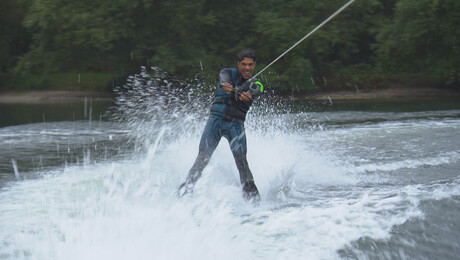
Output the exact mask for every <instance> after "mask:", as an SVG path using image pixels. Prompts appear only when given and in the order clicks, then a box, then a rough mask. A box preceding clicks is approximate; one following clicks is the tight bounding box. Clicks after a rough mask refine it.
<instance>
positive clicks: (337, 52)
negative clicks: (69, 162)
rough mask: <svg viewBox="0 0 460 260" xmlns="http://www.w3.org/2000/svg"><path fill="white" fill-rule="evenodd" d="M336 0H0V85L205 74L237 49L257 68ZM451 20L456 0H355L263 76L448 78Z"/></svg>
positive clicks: (308, 86) (363, 80) (346, 81)
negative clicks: (251, 55) (142, 72)
mask: <svg viewBox="0 0 460 260" xmlns="http://www.w3.org/2000/svg"><path fill="white" fill-rule="evenodd" d="M345 2H346V1H345V0H322V1H316V0H286V1H279V0H253V1H243V0H232V1H229V0H221V1H212V0H195V1H188V0H113V1H105V0H79V1H70V0H17V1H11V0H0V34H1V37H0V90H1V89H2V88H3V89H5V88H13V87H20V86H21V85H24V84H25V83H24V82H28V81H27V80H28V79H30V78H33V77H35V76H37V75H41V76H43V75H51V80H52V79H53V77H52V76H53V75H62V74H65V73H67V74H65V75H70V74H72V73H73V74H72V75H74V74H75V73H92V75H97V74H101V75H102V74H105V75H109V76H108V77H107V78H103V79H104V80H103V81H106V82H105V84H106V85H107V88H110V87H112V86H113V84H115V81H114V80H115V79H117V80H121V81H122V80H123V77H126V75H129V74H130V73H135V72H137V71H138V70H139V67H140V66H142V65H143V66H147V67H149V66H158V67H161V68H163V69H165V70H166V71H168V72H169V73H171V74H173V75H175V76H177V77H179V78H183V79H186V78H192V77H194V76H196V75H203V76H204V77H206V78H208V79H210V80H213V79H216V78H217V74H218V71H219V70H220V68H222V67H227V66H234V65H235V64H236V54H237V53H238V51H239V50H241V49H244V48H251V49H253V50H255V52H256V54H257V56H258V60H257V64H258V67H257V68H258V69H262V68H263V67H265V65H267V64H268V63H269V62H271V61H272V60H273V59H275V58H276V57H278V55H280V54H281V53H283V52H284V51H285V50H286V49H287V48H289V47H290V46H291V45H292V44H294V43H295V42H296V41H297V40H299V39H300V38H301V37H303V36H304V35H305V34H306V33H308V32H309V31H310V30H312V29H313V28H314V27H316V26H317V25H318V24H319V23H321V22H322V21H323V20H324V19H326V18H327V17H328V16H329V15H330V14H332V13H333V12H334V11H335V10H337V9H338V8H339V7H341V6H342V5H343V4H345ZM458 24H460V1H458V0H442V1H441V0H417V1H413V0H357V1H356V2H355V3H353V4H352V5H351V6H350V7H349V8H348V9H347V10H345V11H344V12H343V13H341V14H340V15H339V16H337V17H336V18H335V19H333V20H332V21H331V22H330V23H328V24H327V25H326V26H324V27H323V28H322V29H321V30H319V31H317V32H316V33H315V34H314V35H312V36H311V38H309V39H308V40H306V41H305V42H303V43H302V44H301V45H299V46H298V47H296V48H295V49H294V50H293V51H291V52H290V53H288V54H287V55H286V56H285V57H283V58H282V59H281V60H280V61H278V62H277V63H275V64H274V65H273V66H272V67H270V69H269V70H267V71H266V72H264V73H263V79H264V80H265V81H266V82H267V83H268V84H269V85H271V86H272V87H274V88H276V89H278V90H280V91H293V90H294V91H304V90H314V89H346V88H354V87H355V86H359V87H362V88H372V87H382V86H390V85H407V86H436V87H455V88H458V84H459V82H460V30H458V29H457V26H458ZM256 70H257V69H256ZM69 73H70V74H69ZM88 75H89V74H88ZM72 77H73V76H72ZM29 84H30V85H31V86H30V87H31V88H34V87H36V86H35V85H39V82H35V83H34V82H32V83H30V82H29ZM34 84H35V85H34ZM42 84H45V83H43V82H42ZM98 84H100V83H98Z"/></svg>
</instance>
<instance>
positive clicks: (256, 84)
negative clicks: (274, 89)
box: [240, 78, 264, 102]
mask: <svg viewBox="0 0 460 260" xmlns="http://www.w3.org/2000/svg"><path fill="white" fill-rule="evenodd" d="M245 84H246V86H245V87H244V88H243V89H244V92H243V93H241V95H240V100H243V101H246V102H248V101H249V100H251V99H254V98H256V97H258V96H260V95H261V94H262V93H263V91H264V86H263V85H262V83H260V81H258V80H257V79H256V78H250V79H249V80H248V81H247V82H246V83H245Z"/></svg>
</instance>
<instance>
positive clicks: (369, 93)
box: [0, 88, 460, 104]
mask: <svg viewBox="0 0 460 260" xmlns="http://www.w3.org/2000/svg"><path fill="white" fill-rule="evenodd" d="M85 97H86V98H91V99H92V100H93V101H97V100H103V101H110V100H112V99H113V96H112V94H111V93H109V92H88V91H65V90H58V91H29V92H0V104H42V103H65V102H78V101H81V100H83V99H84V98H85ZM294 98H295V99H299V100H308V101H324V102H332V101H342V102H346V101H356V100H368V101H373V100H375V101H399V100H401V101H402V100H458V101H459V102H460V91H453V90H448V89H434V88H388V89H375V90H362V91H358V90H356V91H331V92H317V93H311V94H303V95H300V96H294Z"/></svg>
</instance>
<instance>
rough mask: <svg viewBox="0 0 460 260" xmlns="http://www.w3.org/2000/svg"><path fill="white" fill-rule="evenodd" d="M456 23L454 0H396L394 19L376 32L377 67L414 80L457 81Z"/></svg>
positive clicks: (458, 5)
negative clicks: (397, 0) (379, 31)
mask: <svg viewBox="0 0 460 260" xmlns="http://www.w3.org/2000/svg"><path fill="white" fill-rule="evenodd" d="M459 24H460V2H459V1H457V0H443V1H436V0H418V1H410V0H401V1H399V2H398V3H397V5H396V10H395V17H394V19H393V20H392V22H391V23H389V24H388V25H387V26H385V27H383V30H382V31H381V33H380V34H378V35H377V41H378V44H377V54H378V61H379V62H378V65H379V69H380V70H381V71H382V72H386V73H387V74H390V75H391V74H393V75H394V74H397V75H401V77H409V78H412V79H413V80H414V81H415V83H420V82H422V81H432V82H435V83H437V84H439V85H446V84H447V85H449V84H458V83H459V82H460V31H459V30H458V25H459ZM408 75H410V76H408ZM406 81H407V79H406Z"/></svg>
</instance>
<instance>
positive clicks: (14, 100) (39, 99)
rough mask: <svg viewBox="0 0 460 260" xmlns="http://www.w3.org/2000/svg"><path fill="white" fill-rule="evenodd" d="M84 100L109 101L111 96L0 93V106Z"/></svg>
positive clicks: (34, 92) (49, 92)
mask: <svg viewBox="0 0 460 260" xmlns="http://www.w3.org/2000/svg"><path fill="white" fill-rule="evenodd" d="M85 98H91V99H92V100H94V101H98V100H101V101H110V100H112V99H113V95H112V93H110V92H93V91H70V90H45V91H25V92H0V104H47V103H50V104H54V103H68V102H78V101H81V100H84V99H85Z"/></svg>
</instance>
